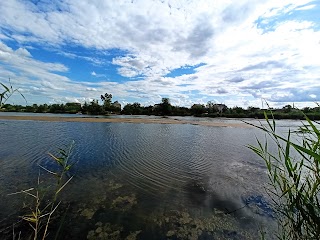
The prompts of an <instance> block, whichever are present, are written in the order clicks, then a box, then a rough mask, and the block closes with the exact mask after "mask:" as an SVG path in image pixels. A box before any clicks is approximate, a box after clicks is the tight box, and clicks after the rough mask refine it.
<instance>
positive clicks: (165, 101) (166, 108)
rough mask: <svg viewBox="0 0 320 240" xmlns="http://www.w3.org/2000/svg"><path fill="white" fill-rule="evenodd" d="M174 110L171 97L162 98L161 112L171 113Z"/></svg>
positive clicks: (163, 113)
mask: <svg viewBox="0 0 320 240" xmlns="http://www.w3.org/2000/svg"><path fill="white" fill-rule="evenodd" d="M171 110H172V106H171V104H170V99H169V98H162V103H161V104H160V112H161V115H163V116H165V115H170V114H171Z"/></svg>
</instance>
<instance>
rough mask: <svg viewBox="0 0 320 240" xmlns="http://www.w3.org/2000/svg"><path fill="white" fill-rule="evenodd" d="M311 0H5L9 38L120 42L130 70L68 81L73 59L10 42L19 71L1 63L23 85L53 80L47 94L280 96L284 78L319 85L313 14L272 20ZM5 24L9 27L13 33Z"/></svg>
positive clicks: (180, 99)
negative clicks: (183, 71) (113, 76)
mask: <svg viewBox="0 0 320 240" xmlns="http://www.w3.org/2000/svg"><path fill="white" fill-rule="evenodd" d="M312 2H313V1H311V0H283V1H278V0H268V1H267V0H254V1H249V0H240V1H237V2H231V1H227V2H226V1H222V0H221V1H207V0H197V1H195V0H188V1H170V0H164V1H160V0H152V1H150V0H139V1H133V2H131V1H128V0H121V1H104V0H95V1H89V0H81V1H71V0H65V1H59V2H58V3H57V2H53V3H49V5H48V4H47V5H42V4H43V3H39V5H38V6H36V5H34V4H33V3H32V2H25V1H17V0H11V1H1V3H0V12H1V15H0V29H1V30H2V31H1V32H0V39H3V41H5V39H7V38H11V39H15V40H16V41H17V42H18V43H20V44H21V46H23V45H24V44H29V45H30V43H37V44H39V45H43V46H46V47H55V48H57V49H63V47H64V46H66V45H68V44H75V45H76V46H81V47H84V48H87V49H92V50H94V51H107V50H109V49H114V48H117V49H121V50H124V52H125V54H121V55H120V56H118V57H114V58H113V59H112V60H111V64H112V65H113V66H115V67H116V68H117V71H118V73H119V74H120V75H121V76H123V77H128V78H132V79H131V81H128V82H126V83H116V82H110V81H108V82H100V83H97V86H90V85H89V83H83V82H80V83H79V82H77V79H73V81H71V79H68V78H67V77H65V76H63V75H61V74H60V73H63V72H67V71H68V70H69V69H68V66H66V65H63V64H59V63H44V62H40V61H37V60H36V59H34V58H33V56H32V55H31V54H30V52H32V51H31V50H30V51H28V50H27V49H26V48H25V47H20V48H18V49H17V50H13V49H11V48H10V47H8V46H7V45H6V44H4V43H3V42H0V61H1V62H3V63H4V64H7V65H8V66H10V67H11V68H13V69H15V71H18V72H19V74H17V73H16V72H15V71H9V70H8V69H7V68H5V67H2V69H3V70H4V69H6V71H8V72H10V74H11V75H12V76H17V77H19V79H21V84H22V85H23V88H24V89H28V86H27V84H31V85H30V86H31V87H36V88H39V89H43V88H44V87H45V88H48V89H47V90H44V92H45V93H46V94H48V98H56V96H57V95H59V94H62V93H61V92H59V91H62V90H63V89H67V90H68V91H70V94H71V95H77V94H78V95H79V100H81V99H82V100H83V99H89V98H94V97H96V96H97V94H98V93H100V92H102V93H103V89H112V90H111V91H112V93H113V95H114V96H119V98H136V97H137V96H140V97H141V102H157V101H160V98H159V96H169V97H170V98H172V101H173V102H176V103H179V104H181V105H188V104H189V103H191V102H192V101H194V100H195V99H194V98H198V99H199V100H202V101H205V100H206V99H210V98H211V99H217V100H219V101H224V102H225V103H232V104H233V103H237V104H239V102H242V103H245V104H249V105H250V104H251V103H252V104H257V102H259V100H257V98H261V97H263V98H266V99H267V100H271V101H276V100H277V99H278V100H281V99H283V98H285V97H288V96H287V95H285V91H286V89H288V88H290V89H294V88H296V89H303V90H305V91H306V93H307V92H308V89H309V88H312V87H317V86H318V76H319V74H320V63H319V61H318V56H319V55H320V44H319V41H320V33H319V30H318V29H316V27H315V23H314V22H310V21H302V20H286V19H285V20H283V21H277V22H276V24H274V23H273V22H272V21H273V20H274V18H276V17H279V16H284V14H290V13H292V11H297V10H299V11H302V10H309V9H311V8H314V7H315V4H314V2H313V3H312ZM310 3H312V4H310ZM57 5H58V7H59V9H60V10H58V7H57ZM258 19H259V20H260V21H261V22H262V23H264V24H271V25H272V31H264V30H263V29H260V28H258V26H257V20H258ZM279 19H280V18H279ZM4 30H5V31H6V34H4V32H5V31H4ZM8 30H10V31H11V32H12V34H9V35H8V34H7V31H8ZM60 54H61V55H64V56H67V57H69V58H72V59H76V58H79V59H80V58H81V59H84V60H86V61H90V62H91V63H94V64H96V65H103V64H105V62H104V60H103V58H100V56H86V55H81V54H76V53H71V52H65V51H63V50H61V51H60ZM199 63H205V64H206V65H204V66H201V67H199V68H198V69H197V70H196V72H195V73H193V74H189V75H183V76H179V77H176V78H169V77H164V76H166V74H168V73H170V71H172V70H173V69H178V68H181V67H183V66H187V65H189V66H194V65H197V64H199ZM0 67H1V66H0ZM98 72H99V71H98V70H97V72H96V71H92V72H91V75H92V76H94V77H97V78H98V77H101V78H102V77H105V76H106V75H105V74H103V72H102V73H98ZM21 76H24V77H21ZM23 81H25V82H23ZM73 82H74V84H73ZM41 83H42V84H41ZM31 90H32V89H31V88H30V91H31ZM38 92H39V90H38ZM188 92H196V94H194V95H188ZM292 92H294V91H292ZM154 93H157V94H154ZM64 94H66V93H64ZM137 94H138V95H137ZM310 94H311V95H312V94H314V93H310ZM311 95H308V96H309V97H310V98H312V97H311ZM290 96H291V95H290ZM280 98H281V99H280ZM290 98H291V97H290ZM292 98H294V96H293V97H292ZM296 99H297V100H299V101H302V100H303V99H298V98H296Z"/></svg>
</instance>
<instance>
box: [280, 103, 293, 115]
mask: <svg viewBox="0 0 320 240" xmlns="http://www.w3.org/2000/svg"><path fill="white" fill-rule="evenodd" d="M282 110H283V111H284V112H285V113H289V112H291V111H292V106H291V105H289V104H288V105H286V106H284V107H283V108H282Z"/></svg>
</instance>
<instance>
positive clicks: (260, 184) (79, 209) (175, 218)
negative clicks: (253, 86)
mask: <svg viewBox="0 0 320 240" xmlns="http://www.w3.org/2000/svg"><path fill="white" fill-rule="evenodd" d="M195 120H196V121H197V120H198V119H195ZM218 121H227V120H221V119H220V120H218ZM232 121H238V120H232ZM295 124H296V122H294V124H293V126H295ZM280 125H281V124H280ZM283 125H284V126H287V125H288V122H286V123H285V124H283ZM289 125H290V123H289ZM0 132H1V136H0V142H1V148H0V169H1V175H0V193H1V196H2V197H1V199H0V209H1V212H0V225H1V227H0V231H2V234H7V233H8V230H4V229H5V226H8V225H10V224H8V223H9V222H10V221H15V220H14V219H18V215H19V214H20V215H21V212H23V209H22V206H23V202H27V201H29V200H28V198H27V197H25V196H20V195H9V196H8V195H7V194H9V193H14V192H17V191H20V190H22V189H28V188H30V187H33V186H35V185H36V181H37V177H38V174H39V166H38V165H39V164H41V165H42V166H45V167H47V168H50V169H55V165H54V163H53V160H52V159H51V158H50V157H49V156H48V152H51V153H56V151H57V149H58V148H59V147H63V146H64V145H68V144H69V143H70V142H71V141H73V140H74V141H75V147H74V151H73V154H72V160H75V161H78V163H77V164H76V165H75V166H74V168H73V169H72V171H71V174H72V175H74V176H75V177H74V179H73V180H72V181H71V182H70V183H69V184H68V185H67V187H66V189H64V192H63V194H62V195H61V199H62V205H61V208H60V209H59V210H60V212H58V214H59V213H61V214H62V213H63V212H64V211H65V209H66V208H67V206H68V205H69V208H68V211H67V220H66V222H65V223H64V227H65V230H63V231H62V233H63V237H62V236H60V238H61V239H104V238H105V239H112V238H111V237H114V238H113V239H125V238H126V237H131V239H191V238H194V239H225V238H229V239H256V238H257V237H259V229H260V228H261V226H264V227H265V228H267V229H269V232H270V231H273V229H274V219H273V213H272V210H271V209H270V206H269V204H268V198H267V197H266V194H265V190H264V186H265V184H266V182H267V176H266V174H265V170H266V169H265V167H264V163H263V162H262V161H261V160H260V159H259V158H258V157H257V156H256V155H255V154H253V153H252V152H251V151H250V150H249V149H247V148H246V147H245V146H246V145H248V144H255V136H258V137H262V136H263V134H262V133H261V132H260V131H258V130H256V129H254V128H231V127H206V126H196V125H191V124H181V125H179V124H174V125H169V124H130V123H89V122H88V123H80V122H34V121H4V120H3V121H0ZM48 175H49V174H48V173H45V172H44V171H40V179H41V181H43V183H42V184H43V186H45V185H48V184H49V183H52V182H53V181H52V178H51V177H50V176H48ZM53 226H54V224H53ZM17 228H19V227H17ZM66 229H68V230H66ZM22 230H24V229H23V228H22ZM51 231H52V232H54V231H55V229H51ZM110 236H111V237H110Z"/></svg>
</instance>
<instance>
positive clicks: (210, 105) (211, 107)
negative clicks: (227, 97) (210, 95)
mask: <svg viewBox="0 0 320 240" xmlns="http://www.w3.org/2000/svg"><path fill="white" fill-rule="evenodd" d="M214 106H215V103H214V102H212V101H208V102H207V106H206V107H207V109H208V113H214V112H216V111H217V110H216V108H215V107H214Z"/></svg>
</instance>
